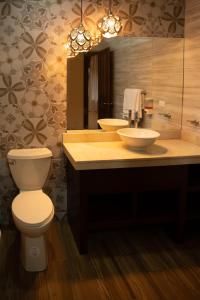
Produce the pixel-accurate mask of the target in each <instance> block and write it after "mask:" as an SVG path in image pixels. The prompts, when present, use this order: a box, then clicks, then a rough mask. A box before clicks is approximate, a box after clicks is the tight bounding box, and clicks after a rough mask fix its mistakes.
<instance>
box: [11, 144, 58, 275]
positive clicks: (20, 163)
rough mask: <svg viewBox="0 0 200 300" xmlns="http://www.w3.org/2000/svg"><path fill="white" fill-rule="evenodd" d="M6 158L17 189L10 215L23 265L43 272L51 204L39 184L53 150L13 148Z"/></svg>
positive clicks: (43, 177)
mask: <svg viewBox="0 0 200 300" xmlns="http://www.w3.org/2000/svg"><path fill="white" fill-rule="evenodd" d="M7 157H8V163H9V167H10V171H11V174H12V177H13V179H14V181H15V183H16V185H17V186H18V188H19V190H20V193H19V194H18V195H17V196H16V197H15V198H14V200H13V202H12V215H13V219H14V223H15V225H16V227H17V228H18V229H19V231H20V232H21V260H22V264H23V266H24V268H25V269H26V270H27V271H30V272H34V271H43V270H44V269H46V267H47V255H46V247H45V239H44V233H45V232H46V231H47V229H48V228H49V225H50V223H51V221H52V219H53V216H54V206H53V203H52V201H51V199H50V198H49V197H48V196H47V195H46V194H45V193H44V192H43V191H42V187H43V185H44V183H45V180H46V178H47V175H48V172H49V168H50V164H51V157H52V152H51V151H50V150H49V149H47V148H33V149H13V150H10V151H9V152H8V155H7Z"/></svg>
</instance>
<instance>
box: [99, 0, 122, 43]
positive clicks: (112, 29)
mask: <svg viewBox="0 0 200 300" xmlns="http://www.w3.org/2000/svg"><path fill="white" fill-rule="evenodd" d="M97 27H98V29H99V30H100V31H101V33H102V35H103V36H104V37H105V38H111V37H114V36H117V35H118V33H119V32H120V30H121V28H122V24H121V20H120V18H119V17H118V16H114V15H113V14H112V10H111V0H109V10H108V14H107V15H106V16H104V17H103V18H102V19H101V20H100V21H99V22H98V24H97Z"/></svg>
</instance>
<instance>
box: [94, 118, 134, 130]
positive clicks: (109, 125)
mask: <svg viewBox="0 0 200 300" xmlns="http://www.w3.org/2000/svg"><path fill="white" fill-rule="evenodd" d="M97 123H98V124H99V126H100V127H101V128H102V129H103V130H105V131H115V130H118V129H120V128H125V127H128V126H129V123H128V121H127V120H122V119H99V120H98V121H97Z"/></svg>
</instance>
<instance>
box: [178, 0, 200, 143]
mask: <svg viewBox="0 0 200 300" xmlns="http://www.w3.org/2000/svg"><path fill="white" fill-rule="evenodd" d="M199 32H200V1H199V0H187V1H186V27H185V82H184V105H183V130H182V137H183V138H184V139H185V140H189V141H191V142H194V143H196V144H199V145H200V34H199Z"/></svg>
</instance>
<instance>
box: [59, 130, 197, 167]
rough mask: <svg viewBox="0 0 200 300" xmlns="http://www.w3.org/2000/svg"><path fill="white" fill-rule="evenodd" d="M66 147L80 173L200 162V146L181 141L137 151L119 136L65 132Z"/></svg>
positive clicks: (93, 132) (69, 157)
mask: <svg viewBox="0 0 200 300" xmlns="http://www.w3.org/2000/svg"><path fill="white" fill-rule="evenodd" d="M99 134H100V135H99ZM63 147H64V152H65V154H66V156H67V157H68V159H69V160H70V162H71V164H72V165H73V167H74V168H75V169H76V170H93V169H111V168H132V167H150V166H167V165H184V164H195V163H200V147H199V146H197V145H195V144H192V143H189V142H186V141H183V140H180V139H178V140H177V139H171V140H157V141H156V143H155V144H154V145H152V146H150V147H148V148H147V149H146V150H142V151H141V150H140V151H136V150H134V149H133V148H131V147H128V146H126V145H125V143H124V142H122V141H120V140H119V137H118V135H117V134H116V133H105V132H102V131H98V130H97V131H88V130H83V131H69V132H67V133H64V134H63Z"/></svg>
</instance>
